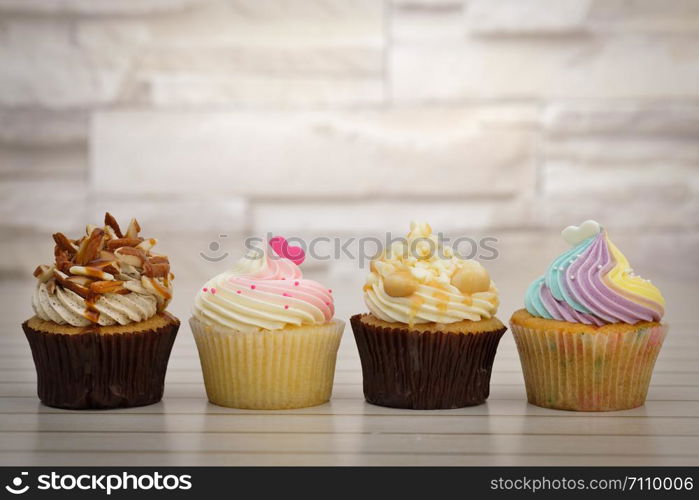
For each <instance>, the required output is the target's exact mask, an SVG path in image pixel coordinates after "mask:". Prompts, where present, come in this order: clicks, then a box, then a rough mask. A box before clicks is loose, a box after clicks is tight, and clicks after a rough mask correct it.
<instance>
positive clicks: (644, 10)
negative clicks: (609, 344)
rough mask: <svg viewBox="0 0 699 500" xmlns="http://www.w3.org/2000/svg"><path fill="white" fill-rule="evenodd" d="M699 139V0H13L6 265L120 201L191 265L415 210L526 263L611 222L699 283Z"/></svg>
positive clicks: (1, 138) (355, 231)
mask: <svg viewBox="0 0 699 500" xmlns="http://www.w3.org/2000/svg"><path fill="white" fill-rule="evenodd" d="M698 138H699V1H697V0H666V1H663V2H659V1H657V0H469V1H462V0H384V1H380V0H294V2H289V1H287V0H264V1H261V0H138V1H135V0H0V179H2V185H1V186H0V194H2V197H1V199H0V215H1V216H2V219H0V250H1V251H2V252H3V253H4V254H5V253H9V254H11V255H14V256H15V259H5V262H6V263H4V264H0V276H2V275H4V274H8V273H26V272H28V271H29V270H31V269H32V268H33V267H34V266H35V264H36V263H37V261H41V260H46V258H47V256H50V248H49V246H50V240H49V233H50V232H53V231H55V230H66V231H81V230H82V227H83V225H84V224H85V223H86V222H98V221H99V219H100V214H101V213H102V212H103V211H104V210H106V209H109V210H110V211H112V212H114V213H115V214H116V215H117V216H119V217H120V218H125V219H126V218H128V217H130V216H131V215H136V216H138V217H139V218H140V219H141V222H142V225H143V226H144V227H145V228H146V231H147V232H148V233H149V234H155V235H156V236H158V235H159V236H161V239H163V240H164V245H166V248H164V250H168V251H170V252H171V253H173V254H176V258H177V259H178V261H179V262H181V263H182V267H184V268H186V269H187V271H188V272H191V273H194V272H195V271H196V272H200V271H202V270H203V272H210V270H211V269H210V268H211V266H212V265H211V264H207V263H203V262H202V259H201V258H199V256H198V254H199V251H201V250H205V248H206V246H207V244H208V242H209V241H212V240H214V239H216V238H217V237H218V235H219V234H222V233H226V234H229V235H230V236H229V238H230V240H229V243H228V251H235V248H236V245H235V243H236V242H238V240H237V238H239V237H240V236H241V235H244V234H250V233H264V232H266V231H269V230H271V231H275V232H280V233H282V234H299V235H318V234H342V235H362V234H379V233H381V232H382V231H385V230H390V231H394V232H401V231H403V230H404V228H405V226H406V224H407V221H408V220H409V219H411V218H415V217H420V218H426V219H429V220H430V221H432V222H433V225H434V226H435V227H436V228H437V229H439V230H443V231H447V232H452V233H457V234H460V233H464V232H466V233H469V234H470V233H474V234H496V235H498V236H500V237H501V240H502V242H503V243H502V244H503V251H505V250H506V252H507V253H508V255H507V256H505V255H504V256H503V257H502V261H501V262H500V264H501V265H503V266H508V265H510V266H511V265H517V264H518V263H519V262H521V260H522V259H523V258H531V259H535V260H536V262H539V261H545V259H544V258H543V257H542V256H541V255H544V256H545V255H546V254H550V253H551V252H553V251H555V250H556V249H558V248H560V242H559V241H558V238H557V237H556V232H557V230H559V229H560V227H561V226H563V225H567V224H569V223H575V222H578V221H580V220H582V219H584V218H587V217H595V218H598V219H600V220H601V221H602V222H603V223H605V224H606V225H607V226H608V227H610V229H612V230H613V231H614V233H615V234H617V235H618V237H619V239H620V240H621V242H623V243H625V244H627V245H629V246H630V247H631V252H629V253H631V255H630V257H632V260H634V261H635V262H636V263H637V264H636V265H637V267H638V268H639V269H640V268H642V266H643V265H649V266H651V265H652V266H656V267H660V268H661V269H662V270H663V271H667V272H675V273H677V274H683V275H686V274H687V273H690V274H693V275H695V276H699V265H698V264H699V253H698V252H696V251H695V250H696V244H697V242H698V241H699V224H698V221H699V201H698V200H699V142H698V141H697V139H698ZM648 235H650V236H652V237H650V238H649V237H647V236H648ZM230 242H233V243H230ZM621 242H620V243H621ZM168 245H169V246H168ZM532 253H535V254H536V256H532ZM660 255H666V256H670V257H669V258H662V259H660V258H658V257H659V256H660ZM528 256H529V257H528ZM639 260H640V262H639ZM680 262H681V263H682V264H680ZM18 263H19V265H18ZM325 265H331V264H325ZM349 265H351V264H349ZM207 266H208V267H207ZM338 266H340V267H341V266H344V267H343V269H346V268H347V266H348V263H346V262H345V263H343V264H342V265H340V264H338Z"/></svg>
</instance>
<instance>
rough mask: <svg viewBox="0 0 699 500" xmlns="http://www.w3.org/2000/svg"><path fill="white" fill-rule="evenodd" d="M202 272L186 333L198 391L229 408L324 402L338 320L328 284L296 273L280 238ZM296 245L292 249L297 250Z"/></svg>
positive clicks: (296, 262)
mask: <svg viewBox="0 0 699 500" xmlns="http://www.w3.org/2000/svg"><path fill="white" fill-rule="evenodd" d="M271 243H272V245H273V248H276V250H277V251H278V254H276V253H271V252H270V249H268V248H264V249H256V250H257V251H251V252H250V253H248V254H247V255H246V256H244V257H243V258H242V259H240V261H238V263H237V264H236V265H235V266H234V267H233V268H232V269H230V270H228V271H226V272H224V273H222V274H220V275H218V276H215V277H214V278H212V279H210V280H209V281H208V282H206V284H205V285H204V286H203V287H202V288H201V290H200V291H199V293H198V294H197V296H196V298H195V300H194V309H193V317H192V318H191V319H190V325H191V327H192V333H193V334H194V339H195V341H196V344H197V348H198V350H199V358H200V361H201V368H202V372H203V374H204V384H205V386H206V393H207V396H208V398H209V401H211V402H212V403H214V404H217V405H220V406H226V407H230V408H245V409H257V410H276V409H290V408H304V407H308V406H316V405H320V404H323V403H326V402H327V401H328V400H329V399H330V396H331V394H332V388H333V379H334V376H335V361H336V358H337V350H338V348H339V346H340V340H341V338H342V332H343V330H344V326H345V324H344V322H343V321H340V320H338V319H333V315H334V313H335V307H334V301H333V297H332V291H331V290H330V289H329V288H327V287H325V286H323V285H321V284H320V283H318V282H317V281H313V280H309V279H306V278H304V277H303V274H302V272H301V269H300V268H299V266H298V265H299V264H301V263H302V262H303V260H304V255H303V254H302V252H301V253H300V254H297V256H296V258H294V260H291V258H288V257H289V252H288V248H289V247H288V245H286V242H285V241H284V240H283V238H280V237H277V238H274V239H273V241H272V242H271ZM297 250H299V251H300V249H297Z"/></svg>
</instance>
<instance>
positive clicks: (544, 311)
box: [524, 221, 665, 326]
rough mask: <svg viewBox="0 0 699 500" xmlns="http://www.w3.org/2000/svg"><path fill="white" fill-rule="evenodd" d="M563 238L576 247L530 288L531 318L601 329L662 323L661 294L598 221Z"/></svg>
mask: <svg viewBox="0 0 699 500" xmlns="http://www.w3.org/2000/svg"><path fill="white" fill-rule="evenodd" d="M583 229H584V230H583ZM563 236H564V238H565V239H566V240H567V241H568V242H569V243H571V244H573V245H574V246H573V248H571V249H570V250H567V251H566V252H564V253H562V254H561V255H559V256H558V257H556V259H555V260H554V261H553V262H552V263H551V265H549V267H548V269H547V270H546V273H545V274H544V275H543V276H542V277H540V278H538V279H536V280H535V281H534V282H533V283H532V284H531V285H530V286H529V288H528V289H527V292H526V295H525V298H524V303H525V307H526V309H527V311H528V312H529V313H530V314H531V315H533V316H537V317H540V318H547V319H556V320H561V321H569V322H572V323H585V324H589V325H597V326H600V325H604V324H609V323H628V324H635V323H638V322H639V321H660V320H661V318H662V317H663V314H664V312H665V299H664V298H663V296H662V294H661V293H660V290H658V289H657V288H656V287H655V286H654V285H653V284H651V282H650V281H648V280H645V279H643V278H641V277H640V276H637V275H636V274H634V272H633V269H632V268H631V266H630V265H629V261H628V260H627V259H626V257H625V256H624V255H623V254H622V253H621V252H620V251H619V249H618V248H617V247H616V246H615V245H614V244H613V243H612V242H611V240H610V239H609V236H608V234H607V231H606V230H604V229H603V228H602V227H601V226H600V225H599V224H598V223H596V222H595V221H586V222H585V223H583V225H581V226H580V228H578V227H574V226H571V227H569V228H566V229H565V230H564V232H563Z"/></svg>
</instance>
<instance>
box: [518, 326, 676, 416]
mask: <svg viewBox="0 0 699 500" xmlns="http://www.w3.org/2000/svg"><path fill="white" fill-rule="evenodd" d="M510 327H511V329H512V334H513V335H514V338H515V341H516V343H517V349H518V350H519V357H520V361H521V363H522V370H523V372H524V382H525V385H526V388H527V398H528V400H529V402H530V403H531V404H534V405H537V406H542V407H544V408H556V409H561V410H575V411H612V410H626V409H630V408H636V407H638V406H641V405H642V404H643V403H644V402H645V400H646V394H647V393H648V386H649V385H650V380H651V376H652V374H653V366H654V365H655V360H656V358H657V357H658V353H659V352H660V348H661V347H662V344H663V340H664V339H665V336H666V335H667V332H668V327H667V326H666V325H659V326H655V327H648V326H644V327H639V328H638V329H636V330H633V331H628V332H596V333H582V332H580V333H576V332H569V331H559V330H555V329H550V330H536V329H531V328H525V327H522V326H518V325H515V324H512V323H511V324H510Z"/></svg>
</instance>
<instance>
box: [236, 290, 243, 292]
mask: <svg viewBox="0 0 699 500" xmlns="http://www.w3.org/2000/svg"><path fill="white" fill-rule="evenodd" d="M235 293H243V292H242V290H236V291H235Z"/></svg>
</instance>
